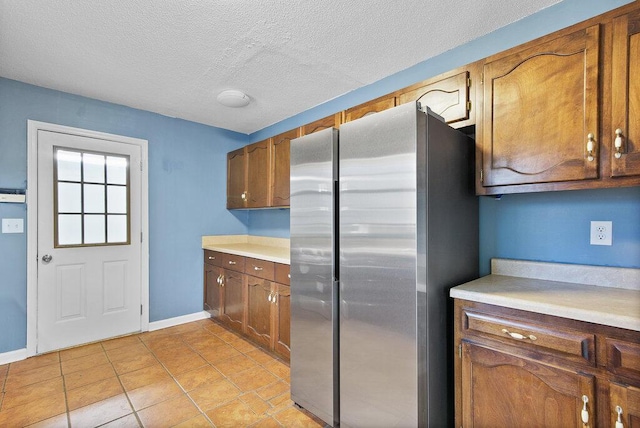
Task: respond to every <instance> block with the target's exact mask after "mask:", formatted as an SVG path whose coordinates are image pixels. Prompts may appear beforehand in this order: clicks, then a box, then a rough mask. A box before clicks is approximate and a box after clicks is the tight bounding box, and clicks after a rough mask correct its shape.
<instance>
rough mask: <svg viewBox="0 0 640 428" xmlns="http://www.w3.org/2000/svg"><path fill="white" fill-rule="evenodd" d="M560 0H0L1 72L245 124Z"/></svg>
mask: <svg viewBox="0 0 640 428" xmlns="http://www.w3.org/2000/svg"><path fill="white" fill-rule="evenodd" d="M558 1H559V0H484V1H477V0H476V1H468V0H467V1H464V0H444V1H443V0H439V1H434V0H349V1H343V0H332V1H328V0H270V1H267V0H262V1H256V0H218V1H216V0H135V1H131V0H90V1H87V0H0V76H2V77H6V78H9V79H14V80H19V81H22V82H27V83H31V84H34V85H38V86H44V87H47V88H52V89H57V90H60V91H64V92H69V93H73V94H78V95H83V96H87V97H90V98H96V99H99V100H104V101H109V102H113V103H117V104H122V105H126V106H130V107H135V108H139V109H143V110H149V111H153V112H156V113H160V114H163V115H167V116H174V117H179V118H183V119H187V120H191V121H195V122H200V123H204V124H208V125H214V126H218V127H221V128H226V129H230V130H234V131H239V132H243V133H252V132H254V131H257V130H259V129H262V128H264V127H266V126H268V125H270V124H273V123H276V122H279V121H281V120H283V119H286V118H287V117H290V116H293V115H294V114H296V113H299V112H301V111H304V110H307V109H309V108H311V107H314V106H316V105H318V104H321V103H323V102H325V101H327V100H329V99H332V98H335V97H338V96H340V95H342V94H344V93H346V92H349V91H351V90H354V89H356V88H359V87H361V86H364V85H367V84H370V83H373V82H375V81H377V80H379V79H381V78H383V77H386V76H388V75H391V74H393V73H395V72H398V71H401V70H404V69H406V68H408V67H411V66H412V65H415V64H417V63H419V62H421V61H424V60H426V59H428V58H430V57H433V56H435V55H437V54H439V53H442V52H444V51H447V50H449V49H451V48H453V47H455V46H458V45H461V44H464V43H466V42H468V41H470V40H472V39H475V38H477V37H479V36H482V35H484V34H486V33H489V32H491V31H493V30H495V29H497V28H500V27H502V26H504V25H507V24H509V23H511V22H514V21H516V20H518V19H520V18H523V17H525V16H527V15H530V14H532V13H534V12H536V11H538V10H540V9H542V8H544V7H547V6H549V5H551V4H554V3H557V2H558ZM231 88H232V89H239V90H242V91H244V92H246V93H247V94H248V95H249V96H250V97H251V100H252V102H251V104H250V105H249V106H248V107H245V108H242V109H233V108H229V107H224V106H221V105H219V104H218V103H217V101H216V95H217V94H218V93H219V92H220V91H222V90H224V89H231Z"/></svg>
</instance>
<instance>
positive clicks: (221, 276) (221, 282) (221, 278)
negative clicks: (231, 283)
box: [220, 275, 224, 287]
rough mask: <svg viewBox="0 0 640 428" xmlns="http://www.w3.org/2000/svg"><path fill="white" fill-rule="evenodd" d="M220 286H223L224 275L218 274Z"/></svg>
mask: <svg viewBox="0 0 640 428" xmlns="http://www.w3.org/2000/svg"><path fill="white" fill-rule="evenodd" d="M220 287H224V275H220Z"/></svg>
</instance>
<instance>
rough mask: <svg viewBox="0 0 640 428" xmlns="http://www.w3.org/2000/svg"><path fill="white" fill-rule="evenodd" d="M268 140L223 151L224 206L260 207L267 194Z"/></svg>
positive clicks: (265, 202) (269, 169)
mask: <svg viewBox="0 0 640 428" xmlns="http://www.w3.org/2000/svg"><path fill="white" fill-rule="evenodd" d="M270 192H271V145H270V140H269V139H267V140H263V141H259V142H257V143H253V144H250V145H248V146H246V147H243V148H242V149H238V150H234V151H232V152H229V153H228V154H227V208H228V209H234V208H261V207H266V206H268V203H269V201H270V197H271V193H270Z"/></svg>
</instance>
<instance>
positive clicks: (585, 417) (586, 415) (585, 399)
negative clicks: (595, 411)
mask: <svg viewBox="0 0 640 428" xmlns="http://www.w3.org/2000/svg"><path fill="white" fill-rule="evenodd" d="M588 402H589V397H587V396H586V395H583V396H582V403H583V405H582V412H580V416H581V417H582V423H583V424H585V425H586V424H588V423H589V411H588V410H587V403H588Z"/></svg>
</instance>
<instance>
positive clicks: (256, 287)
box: [247, 275, 273, 347]
mask: <svg viewBox="0 0 640 428" xmlns="http://www.w3.org/2000/svg"><path fill="white" fill-rule="evenodd" d="M272 299H273V293H272V291H271V282H270V281H268V280H266V279H261V278H257V277H255V276H250V275H247V300H248V309H247V311H248V312H247V334H248V335H249V336H251V337H253V338H254V339H256V340H257V341H258V342H260V343H262V345H264V346H266V347H270V346H271V310H272V305H271V301H272Z"/></svg>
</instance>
